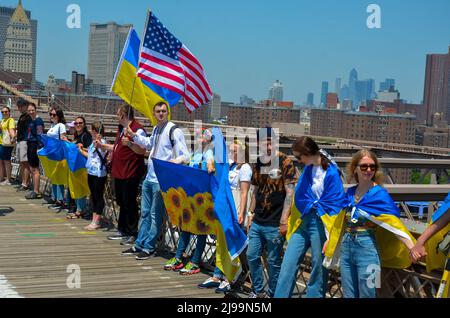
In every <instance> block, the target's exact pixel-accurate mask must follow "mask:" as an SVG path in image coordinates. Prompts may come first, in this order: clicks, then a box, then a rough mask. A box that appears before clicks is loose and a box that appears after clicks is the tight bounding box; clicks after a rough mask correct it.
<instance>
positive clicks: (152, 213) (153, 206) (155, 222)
mask: <svg viewBox="0 0 450 318" xmlns="http://www.w3.org/2000/svg"><path fill="white" fill-rule="evenodd" d="M164 213H165V207H164V201H163V197H162V195H161V188H160V187H159V184H158V183H153V182H150V181H147V180H145V181H144V183H143V184H142V201H141V227H140V228H139V235H138V237H137V240H136V244H135V247H136V248H138V249H140V250H142V251H144V252H147V253H154V252H155V251H156V243H157V242H158V238H159V235H160V233H161V227H162V222H163V214H164Z"/></svg>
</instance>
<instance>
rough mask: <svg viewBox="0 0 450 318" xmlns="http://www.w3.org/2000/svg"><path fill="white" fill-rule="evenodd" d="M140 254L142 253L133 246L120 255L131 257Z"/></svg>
mask: <svg viewBox="0 0 450 318" xmlns="http://www.w3.org/2000/svg"><path fill="white" fill-rule="evenodd" d="M141 252H142V251H141V250H140V249H137V248H136V247H134V246H133V247H132V248H130V249H128V250H126V251H123V252H122V255H123V256H133V255H136V254H139V253H141Z"/></svg>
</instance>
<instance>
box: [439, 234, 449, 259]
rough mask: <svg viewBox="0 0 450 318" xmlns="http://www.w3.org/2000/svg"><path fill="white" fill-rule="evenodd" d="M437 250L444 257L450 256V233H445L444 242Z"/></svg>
mask: <svg viewBox="0 0 450 318" xmlns="http://www.w3.org/2000/svg"><path fill="white" fill-rule="evenodd" d="M438 250H439V251H440V252H442V253H443V254H444V255H446V256H448V255H450V233H447V235H446V236H445V237H444V240H443V241H442V242H441V243H439V245H438Z"/></svg>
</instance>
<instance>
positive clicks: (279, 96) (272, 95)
mask: <svg viewBox="0 0 450 318" xmlns="http://www.w3.org/2000/svg"><path fill="white" fill-rule="evenodd" d="M269 100H271V101H272V102H282V101H283V84H282V83H281V82H280V81H278V80H277V81H276V82H275V83H274V84H273V85H272V87H271V88H270V89H269Z"/></svg>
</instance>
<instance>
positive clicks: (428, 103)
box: [424, 47, 450, 126]
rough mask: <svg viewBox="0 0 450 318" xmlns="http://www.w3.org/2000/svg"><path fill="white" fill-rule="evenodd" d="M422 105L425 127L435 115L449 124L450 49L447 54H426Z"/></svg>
mask: <svg viewBox="0 0 450 318" xmlns="http://www.w3.org/2000/svg"><path fill="white" fill-rule="evenodd" d="M424 104H425V109H426V113H427V125H429V126H431V125H433V124H434V123H433V118H434V115H435V114H441V117H442V118H444V119H445V120H446V121H447V122H450V47H449V52H448V54H428V55H427V65H426V72H425V90H424Z"/></svg>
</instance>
